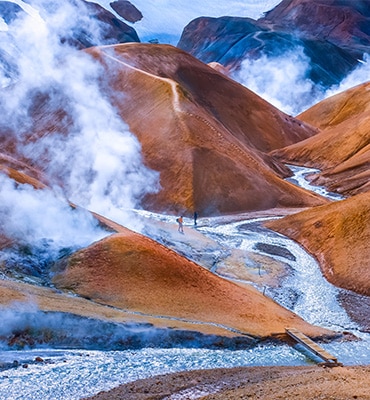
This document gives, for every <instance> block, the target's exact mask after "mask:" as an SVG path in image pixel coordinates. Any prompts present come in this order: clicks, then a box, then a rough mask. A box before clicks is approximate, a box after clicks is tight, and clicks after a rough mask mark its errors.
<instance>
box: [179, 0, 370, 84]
mask: <svg viewBox="0 0 370 400" xmlns="http://www.w3.org/2000/svg"><path fill="white" fill-rule="evenodd" d="M369 18H370V9H369V7H368V5H367V3H366V2H364V1H360V2H353V1H348V2H343V1H330V2H328V1H322V0H314V1H311V0H310V1H306V0H295V1H283V2H281V3H280V4H279V5H278V6H277V7H276V8H274V9H273V10H272V11H270V12H268V13H266V15H265V16H264V17H263V18H261V19H259V20H258V21H255V20H252V19H250V18H237V17H222V18H208V17H201V18H197V19H195V20H193V21H192V22H190V23H189V24H188V25H187V26H186V27H185V29H184V31H183V33H182V36H181V39H180V41H179V43H178V47H179V48H181V49H183V50H186V51H188V52H190V53H191V54H192V55H194V56H195V57H197V58H199V59H200V60H202V61H204V62H206V63H210V62H219V63H221V64H222V65H224V66H226V67H231V68H234V69H235V68H238V67H239V66H240V64H241V62H242V61H243V59H245V58H251V59H255V58H259V57H260V56H261V55H263V54H264V55H268V56H280V55H282V54H286V53H289V52H290V51H292V50H296V49H297V48H301V49H303V51H304V54H305V55H306V56H307V57H308V59H309V60H310V70H309V71H308V72H307V76H308V78H310V79H311V80H312V81H313V82H316V83H319V84H320V85H322V86H331V85H333V84H337V83H339V82H340V81H341V79H343V77H344V76H345V75H346V74H348V72H349V71H351V70H352V69H353V68H354V67H355V66H356V65H358V59H359V58H362V54H363V53H364V52H367V51H368V49H369V43H370V36H369V34H368V31H367V29H366V26H367V23H368V21H369Z"/></svg>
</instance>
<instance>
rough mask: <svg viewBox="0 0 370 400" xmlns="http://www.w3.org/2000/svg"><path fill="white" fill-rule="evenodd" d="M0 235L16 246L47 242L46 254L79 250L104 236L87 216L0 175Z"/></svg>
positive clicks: (46, 192)
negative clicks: (47, 249) (68, 248)
mask: <svg viewBox="0 0 370 400" xmlns="http://www.w3.org/2000/svg"><path fill="white" fill-rule="evenodd" d="M0 221H1V226H0V235H2V234H3V235H4V236H6V237H7V238H8V239H11V240H14V241H16V242H17V243H23V244H30V243H33V244H37V245H39V244H40V243H42V242H43V241H44V240H47V241H48V247H49V250H50V251H52V252H53V251H56V252H57V251H58V250H59V249H60V248H63V247H73V248H76V247H83V246H87V245H89V244H90V243H91V242H93V241H95V240H99V239H101V238H103V237H104V236H106V235H107V234H108V232H107V231H104V230H103V229H101V228H100V227H99V226H98V222H97V221H96V220H95V219H94V218H93V216H92V215H91V213H89V212H87V211H85V210H83V209H79V208H76V209H73V208H71V207H70V206H69V204H68V203H67V202H65V201H62V200H61V199H58V198H57V197H56V196H55V194H54V193H53V192H52V191H51V190H48V189H44V190H38V189H34V188H33V187H32V186H31V185H28V184H22V185H19V184H16V183H15V182H14V181H13V180H12V179H10V178H8V177H7V176H6V175H4V174H0Z"/></svg>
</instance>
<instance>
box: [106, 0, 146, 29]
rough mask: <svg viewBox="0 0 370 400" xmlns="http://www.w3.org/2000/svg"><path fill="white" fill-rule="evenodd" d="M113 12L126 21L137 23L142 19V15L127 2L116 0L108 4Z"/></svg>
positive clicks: (125, 0)
mask: <svg viewBox="0 0 370 400" xmlns="http://www.w3.org/2000/svg"><path fill="white" fill-rule="evenodd" d="M110 6H111V7H112V8H113V10H114V11H115V12H116V13H117V14H118V15H119V16H121V17H122V18H124V19H125V20H126V21H129V22H133V23H135V22H138V21H140V20H141V19H142V18H143V14H142V13H141V11H140V10H138V9H137V8H136V7H135V6H134V5H133V4H132V3H130V2H129V1H127V0H118V1H113V2H112V3H110Z"/></svg>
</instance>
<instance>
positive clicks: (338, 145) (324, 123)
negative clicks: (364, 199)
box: [272, 83, 370, 195]
mask: <svg viewBox="0 0 370 400" xmlns="http://www.w3.org/2000/svg"><path fill="white" fill-rule="evenodd" d="M369 89H370V84H369V83H364V84H362V85H359V86H356V87H354V88H352V89H349V90H347V91H345V92H342V93H340V94H338V95H335V96H333V97H330V98H328V99H326V100H323V101H322V102H320V103H318V104H316V105H315V106H313V107H311V108H310V109H309V110H307V111H305V112H304V113H302V114H301V115H299V118H301V119H302V120H304V121H306V122H309V123H310V124H312V125H314V126H317V127H318V128H320V129H321V132H320V133H319V134H317V135H315V137H312V138H310V139H307V140H304V141H302V142H301V143H296V144H294V145H291V146H288V147H286V148H284V149H279V150H275V151H274V152H272V154H273V155H274V156H275V157H277V158H279V159H280V160H283V161H286V162H289V163H293V164H298V165H306V166H311V167H315V168H319V169H320V170H321V172H320V173H319V174H317V175H315V176H313V177H311V179H312V180H313V183H316V184H319V185H325V186H326V187H327V188H328V189H329V190H331V191H334V192H338V193H341V194H344V195H353V194H357V193H362V192H366V191H368V190H369V188H370V186H369V181H370V168H369V167H370V145H369V142H370V121H369V118H368V114H369V110H370V109H369V101H370V91H369Z"/></svg>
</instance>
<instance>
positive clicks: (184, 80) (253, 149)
mask: <svg viewBox="0 0 370 400" xmlns="http://www.w3.org/2000/svg"><path fill="white" fill-rule="evenodd" d="M88 52H89V53H90V54H92V55H93V56H94V57H96V58H98V59H99V60H100V61H101V62H102V64H103V65H104V66H105V68H106V70H107V74H105V75H104V78H105V79H107V80H108V84H109V87H110V89H109V88H108V89H106V90H107V93H110V94H111V95H112V98H113V102H114V104H115V105H116V106H117V108H118V110H119V113H120V115H121V117H122V119H123V120H124V121H126V122H127V123H128V125H129V127H130V129H131V131H132V132H133V133H134V134H135V135H136V136H137V138H138V139H139V141H140V143H141V146H142V152H143V158H144V161H145V163H146V165H147V166H148V167H150V168H151V169H153V170H156V171H159V172H160V173H161V177H160V185H161V190H160V192H159V193H157V194H155V195H152V196H148V197H147V198H146V200H145V202H144V204H145V207H147V208H149V209H153V210H157V211H166V212H169V213H189V214H190V213H191V215H192V213H193V210H197V211H198V212H200V213H201V215H203V216H204V215H211V214H217V213H231V212H239V211H246V210H256V209H259V210H261V209H267V208H273V207H277V206H283V207H286V206H288V207H289V206H293V207H301V206H303V207H304V206H310V205H317V204H320V203H321V204H322V202H323V201H325V200H323V199H321V198H318V197H317V196H316V195H313V194H308V192H306V191H304V190H302V189H299V188H297V187H295V186H293V185H291V184H290V183H288V182H286V181H283V180H282V179H281V177H286V176H288V175H289V174H290V172H289V171H288V170H287V168H286V167H285V166H284V165H283V164H281V163H278V162H276V160H274V159H273V158H271V157H269V156H268V155H267V154H266V153H265V152H267V151H269V150H272V149H274V148H278V147H281V146H283V145H284V144H286V143H295V142H297V141H300V140H302V139H304V138H307V137H310V136H312V135H314V134H315V133H316V131H315V129H313V128H312V127H311V126H310V125H307V124H304V123H302V122H301V121H299V120H297V119H295V118H292V117H289V116H287V115H286V114H284V113H282V112H280V111H279V110H277V109H276V108H275V107H273V106H271V105H270V104H269V103H267V102H266V101H264V100H263V99H261V98H260V97H259V96H257V95H256V94H254V93H253V92H251V91H249V90H248V89H246V88H245V87H243V86H242V85H240V84H238V83H236V82H235V81H233V80H231V79H229V78H227V77H226V76H225V75H223V74H221V73H219V72H217V71H215V70H214V69H213V68H210V67H209V66H207V65H205V64H203V63H201V62H199V61H198V60H196V59H195V58H194V57H192V56H190V55H189V54H187V53H185V52H183V51H181V50H178V49H176V48H175V47H172V46H168V45H152V44H124V45H118V46H106V47H99V48H93V49H90V50H88Z"/></svg>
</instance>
